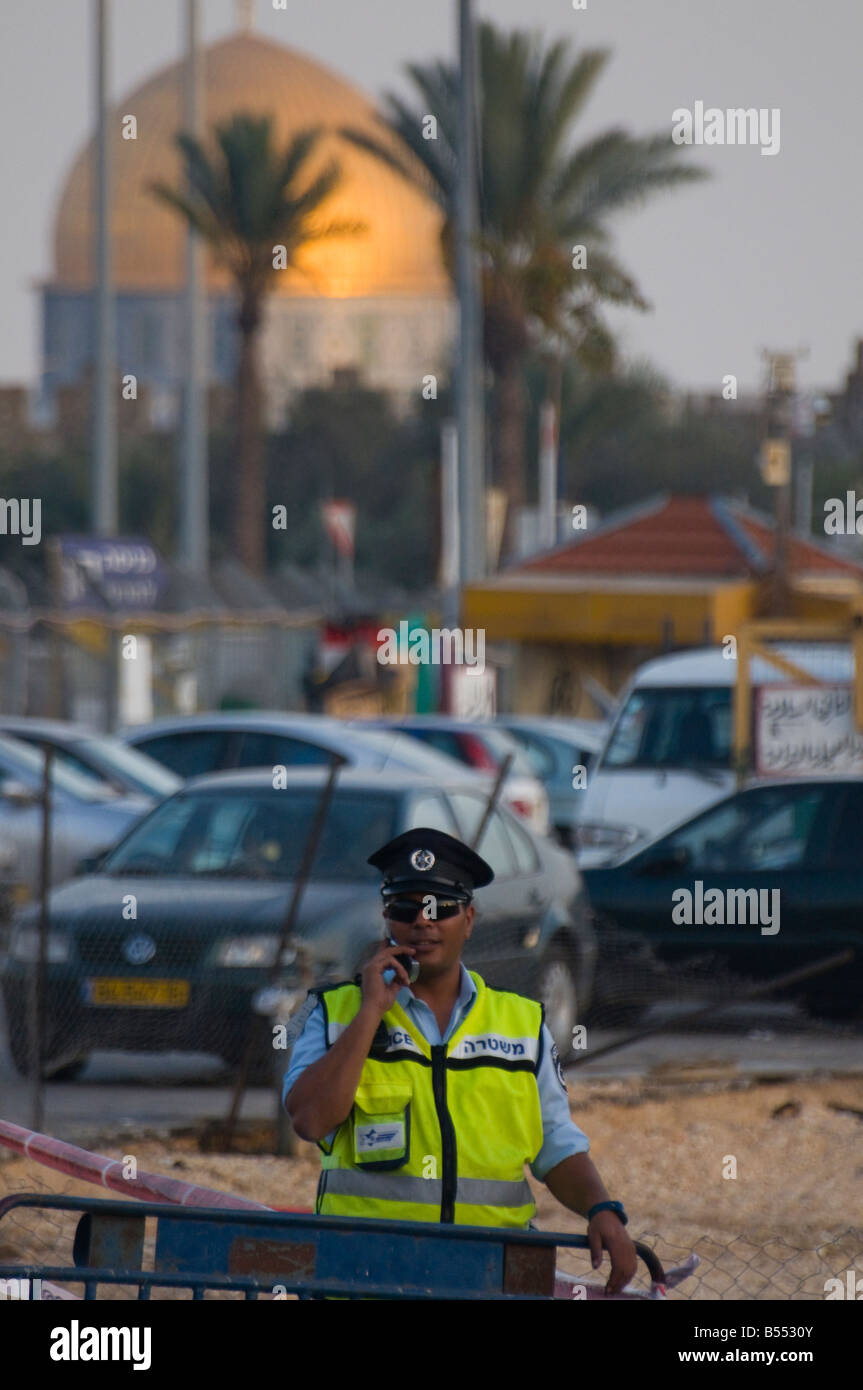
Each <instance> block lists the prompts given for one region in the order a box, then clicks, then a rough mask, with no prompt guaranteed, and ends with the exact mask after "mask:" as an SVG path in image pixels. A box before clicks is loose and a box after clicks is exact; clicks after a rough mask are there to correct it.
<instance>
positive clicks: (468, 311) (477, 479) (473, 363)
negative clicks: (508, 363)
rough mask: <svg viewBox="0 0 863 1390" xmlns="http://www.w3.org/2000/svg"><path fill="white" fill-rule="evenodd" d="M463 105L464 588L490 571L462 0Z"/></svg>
mask: <svg viewBox="0 0 863 1390" xmlns="http://www.w3.org/2000/svg"><path fill="white" fill-rule="evenodd" d="M458 23H459V76H460V81H459V101H458V141H457V154H458V170H457V176H456V219H455V220H456V245H457V282H458V304H459V341H458V354H457V357H456V369H455V395H456V417H457V424H458V475H459V486H458V498H459V512H460V522H461V525H460V541H459V583H460V585H461V587H462V589H463V588H464V585H466V584H470V583H471V582H472V581H474V580H476V579H480V578H482V577H483V576H484V574H485V569H486V518H485V444H484V429H483V415H484V402H483V372H482V362H483V356H482V287H481V283H480V275H479V251H478V248H477V236H478V233H479V206H478V179H477V169H478V159H477V120H478V113H479V106H478V101H477V71H476V44H475V32H476V31H475V26H474V18H473V0H458Z"/></svg>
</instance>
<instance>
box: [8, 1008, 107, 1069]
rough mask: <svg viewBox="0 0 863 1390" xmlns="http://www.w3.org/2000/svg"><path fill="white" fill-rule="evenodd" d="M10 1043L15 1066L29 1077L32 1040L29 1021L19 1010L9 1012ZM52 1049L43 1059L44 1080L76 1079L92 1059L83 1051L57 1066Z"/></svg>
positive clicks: (10, 1051)
mask: <svg viewBox="0 0 863 1390" xmlns="http://www.w3.org/2000/svg"><path fill="white" fill-rule="evenodd" d="M8 1029H9V1032H8V1039H7V1040H8V1043H9V1053H10V1056H11V1058H12V1063H13V1066H14V1067H15V1070H16V1071H17V1073H18V1075H19V1076H23V1077H25V1078H26V1077H28V1076H30V1075H31V1066H30V1040H29V1035H28V1031H27V1022H26V1019H25V1017H24V1015H23V1013H21V1014H19V1013H18V1011H17V1010H15V1011H12V1010H10V1011H9V1014H8ZM50 1053H51V1049H50V1046H49V1048H48V1057H46V1058H43V1059H42V1080H43V1081H75V1080H76V1079H77V1077H79V1076H80V1075H81V1072H82V1071H83V1070H84V1068H85V1067H86V1065H87V1063H88V1061H89V1060H90V1054H89V1053H88V1052H85V1053H82V1054H81V1056H80V1057H73V1058H71V1059H69V1058H67V1060H66V1061H64V1062H61V1063H60V1065H59V1066H56V1065H55V1064H54V1063H53V1062H52V1061H51V1056H50Z"/></svg>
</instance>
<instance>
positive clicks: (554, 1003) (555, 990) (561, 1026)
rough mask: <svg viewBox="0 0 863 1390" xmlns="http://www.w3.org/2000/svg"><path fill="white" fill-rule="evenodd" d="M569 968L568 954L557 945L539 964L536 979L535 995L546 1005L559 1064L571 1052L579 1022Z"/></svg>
mask: <svg viewBox="0 0 863 1390" xmlns="http://www.w3.org/2000/svg"><path fill="white" fill-rule="evenodd" d="M572 965H573V961H572V956H571V953H570V952H569V951H567V950H566V948H565V947H564V946H562V945H560V944H558V945H555V946H552V948H551V950H550V951H549V952H548V955H547V956H545V958H544V959H543V960H542V961H541V963H540V966H539V970H538V972H537V976H536V987H535V994H536V997H537V999H539V1001H540V1003H542V1004H544V1005H545V1021H546V1023H547V1024H548V1029H549V1032H550V1033H551V1036H552V1037H553V1038H554V1041H555V1043H556V1044H557V1050H558V1052H559V1053H560V1058H561V1061H565V1060H566V1058H567V1057H568V1056H569V1054H570V1052H571V1051H572V1031H573V1029H574V1028H575V1025H576V1024H577V1022H578V990H577V985H576V979H575V974H574V972H573V968H572Z"/></svg>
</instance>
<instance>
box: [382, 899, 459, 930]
mask: <svg viewBox="0 0 863 1390" xmlns="http://www.w3.org/2000/svg"><path fill="white" fill-rule="evenodd" d="M431 896H432V894H429V897H431ZM466 906H467V904H466V903H459V902H454V901H453V900H452V898H435V899H434V906H433V907H431V906H430V907H429V910H428V915H427V916H426V909H425V905H424V904H423V903H421V902H419V903H414V902H411V901H410V899H409V898H395V899H393V900H392V901H391V902H388V903H384V916H385V917H387V918H389V920H390V921H391V922H404V923H408V922H415V921H416V919H417V914H418V913H419V914H421V915H422V916H423V917H425V919H426V921H429V922H445V921H446V919H447V918H448V917H457V916H458V914H459V913H460V912H461V910H462V908H463V907H466Z"/></svg>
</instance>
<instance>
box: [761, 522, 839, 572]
mask: <svg viewBox="0 0 863 1390" xmlns="http://www.w3.org/2000/svg"><path fill="white" fill-rule="evenodd" d="M736 520H737V521H738V522H739V523H740V525H741V526H742V527H743V529H744V530H745V531H746V533H747V535H748V536H751V538H752V540H754V542H755V544H756V545H757V546H758V547H759V549H760V550H761V551H762V552H763V553H764V556H765V558H766V559H767V560H772V559H773V528H772V527H771V526H768V525H765V523H764V522H763V521H759V520H758V519H757V518H756V517H753V516H738V517H737V518H736ZM788 556H789V560H790V562H791V568H792V569H797V570H808V571H809V572H810V573H812V572H813V571H815V570H821V571H822V572H825V573H829V574H857V575H859V573H860V566H859V565H855V564H852V563H851V562H850V561H848V560H840V559H839V558H838V557H837V556H834V555H825V554H824V552H823V551H822V550H816V548H815V546H814V545H810V544H809V542H808V541H802V540H800V539H798V537H796V536H792V537H791V540H790V543H789V547H788Z"/></svg>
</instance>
